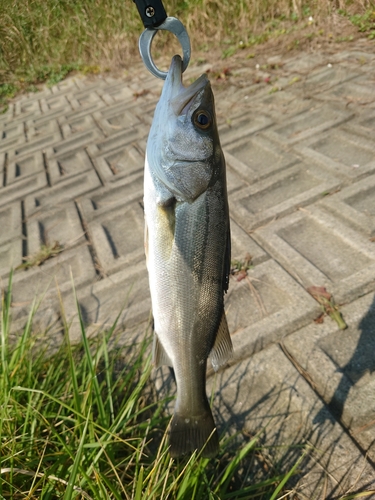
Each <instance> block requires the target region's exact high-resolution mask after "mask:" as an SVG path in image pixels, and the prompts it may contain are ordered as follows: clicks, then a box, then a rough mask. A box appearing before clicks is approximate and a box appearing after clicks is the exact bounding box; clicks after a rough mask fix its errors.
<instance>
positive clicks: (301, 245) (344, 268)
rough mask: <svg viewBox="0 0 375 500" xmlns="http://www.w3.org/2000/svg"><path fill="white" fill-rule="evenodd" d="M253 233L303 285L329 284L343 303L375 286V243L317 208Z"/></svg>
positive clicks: (335, 295)
mask: <svg viewBox="0 0 375 500" xmlns="http://www.w3.org/2000/svg"><path fill="white" fill-rule="evenodd" d="M253 237H254V239H255V240H256V241H257V242H258V244H260V245H261V246H262V247H263V248H264V249H266V250H267V251H268V252H269V253H270V254H271V255H272V256H273V257H274V258H275V259H276V260H277V261H278V262H279V263H280V264H281V265H282V266H283V267H284V269H286V270H287V271H288V272H289V273H290V274H291V275H292V276H293V277H294V278H295V279H296V280H297V281H298V282H300V283H301V284H302V286H303V287H305V288H307V287H309V286H325V287H326V288H327V290H328V291H329V292H330V293H333V295H334V297H335V299H336V301H337V302H338V303H340V302H347V301H351V300H354V299H355V298H357V297H359V296H361V295H363V294H364V293H367V292H369V291H371V290H373V289H374V288H375V280H374V276H375V252H374V246H373V244H372V243H371V242H369V241H368V238H366V237H365V236H363V235H362V234H360V233H358V232H356V231H353V230H352V229H351V228H349V227H348V226H347V225H344V224H343V223H341V222H340V221H339V220H338V219H336V218H334V217H332V216H331V215H329V214H327V213H325V212H324V211H322V210H320V209H319V208H317V207H309V208H308V210H300V211H299V212H297V213H295V214H292V215H289V216H287V217H284V218H283V219H281V220H279V221H276V222H273V223H272V224H269V225H268V226H267V227H263V228H260V229H257V230H256V231H255V232H254V233H253Z"/></svg>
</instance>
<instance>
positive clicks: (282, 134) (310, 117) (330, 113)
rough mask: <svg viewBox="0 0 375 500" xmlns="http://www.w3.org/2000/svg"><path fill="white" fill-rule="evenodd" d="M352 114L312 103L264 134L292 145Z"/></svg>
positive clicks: (340, 121) (344, 119)
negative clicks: (286, 121)
mask: <svg viewBox="0 0 375 500" xmlns="http://www.w3.org/2000/svg"><path fill="white" fill-rule="evenodd" d="M352 116H353V114H352V113H350V112H349V111H345V110H339V109H337V108H336V107H331V106H327V105H324V106H323V105H313V107H312V108H310V109H309V110H308V111H303V112H302V113H299V114H297V115H296V116H295V117H294V118H292V117H290V118H289V120H288V123H287V124H283V125H275V126H274V127H273V128H272V129H270V130H267V131H266V132H265V135H266V136H267V137H268V138H270V139H273V140H275V141H278V142H279V143H281V144H283V145H292V144H295V143H296V142H299V141H302V140H304V139H306V138H308V137H311V136H313V137H315V136H316V135H317V134H318V133H319V132H323V131H325V130H327V129H330V128H332V127H334V126H337V125H339V124H340V123H344V122H345V121H347V120H349V119H350V118H351V117H352ZM280 118H281V119H282V117H280Z"/></svg>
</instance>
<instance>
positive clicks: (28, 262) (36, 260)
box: [16, 241, 64, 269]
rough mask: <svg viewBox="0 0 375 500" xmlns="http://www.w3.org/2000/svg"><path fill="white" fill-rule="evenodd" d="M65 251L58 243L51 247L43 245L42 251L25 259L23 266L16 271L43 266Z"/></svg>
mask: <svg viewBox="0 0 375 500" xmlns="http://www.w3.org/2000/svg"><path fill="white" fill-rule="evenodd" d="M63 249H64V247H63V246H61V245H60V243H59V242H58V241H55V242H54V243H53V244H51V245H48V244H47V245H42V246H41V247H40V249H39V250H38V251H37V252H36V253H35V254H33V255H29V256H27V257H24V258H23V260H24V262H23V264H20V265H19V266H18V267H17V268H16V269H28V268H30V267H35V266H41V265H42V264H43V263H44V262H45V261H46V260H48V259H52V258H53V257H56V255H58V254H59V253H60V252H62V251H63Z"/></svg>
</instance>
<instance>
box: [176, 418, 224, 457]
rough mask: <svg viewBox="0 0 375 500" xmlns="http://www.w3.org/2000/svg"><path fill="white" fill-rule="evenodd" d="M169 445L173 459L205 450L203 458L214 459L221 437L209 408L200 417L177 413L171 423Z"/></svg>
mask: <svg viewBox="0 0 375 500" xmlns="http://www.w3.org/2000/svg"><path fill="white" fill-rule="evenodd" d="M169 443H170V450H169V451H170V455H171V457H172V458H177V457H181V456H183V455H187V454H189V453H192V452H193V451H195V450H198V451H199V452H200V451H201V450H203V451H202V454H201V456H202V457H205V458H212V457H214V456H215V455H216V454H217V452H218V451H219V436H218V433H217V430H216V428H215V422H214V419H213V416H212V413H211V410H210V409H209V408H208V409H207V410H206V411H205V413H203V415H199V416H198V417H195V416H191V415H189V416H185V415H181V414H176V413H175V414H174V415H173V418H172V422H171V430H170V436H169Z"/></svg>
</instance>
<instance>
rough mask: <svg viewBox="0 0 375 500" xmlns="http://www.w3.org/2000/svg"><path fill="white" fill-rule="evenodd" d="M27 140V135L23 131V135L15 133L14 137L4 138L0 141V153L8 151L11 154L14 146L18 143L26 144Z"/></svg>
mask: <svg viewBox="0 0 375 500" xmlns="http://www.w3.org/2000/svg"><path fill="white" fill-rule="evenodd" d="M22 128H23V125H22ZM25 141H26V137H25V134H24V133H22V135H14V136H12V137H8V138H6V139H2V140H1V141H0V153H7V155H9V151H10V150H12V148H14V147H17V145H18V144H20V145H22V144H24V143H25Z"/></svg>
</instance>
